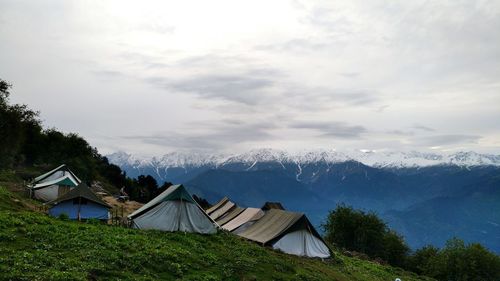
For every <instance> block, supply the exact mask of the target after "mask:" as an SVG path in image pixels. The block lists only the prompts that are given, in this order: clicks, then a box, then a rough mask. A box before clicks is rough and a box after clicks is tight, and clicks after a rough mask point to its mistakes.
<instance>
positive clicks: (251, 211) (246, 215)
mask: <svg viewBox="0 0 500 281" xmlns="http://www.w3.org/2000/svg"><path fill="white" fill-rule="evenodd" d="M263 215H264V212H263V211H262V210H261V209H259V208H246V209H245V210H244V211H243V212H241V213H240V214H239V215H238V216H236V217H235V218H234V219H232V220H230V221H229V222H227V223H226V224H224V226H223V227H222V228H224V229H225V230H228V231H233V230H235V229H237V228H238V227H240V226H242V225H243V224H245V223H247V222H249V221H253V220H257V219H259V218H261V217H262V216H263Z"/></svg>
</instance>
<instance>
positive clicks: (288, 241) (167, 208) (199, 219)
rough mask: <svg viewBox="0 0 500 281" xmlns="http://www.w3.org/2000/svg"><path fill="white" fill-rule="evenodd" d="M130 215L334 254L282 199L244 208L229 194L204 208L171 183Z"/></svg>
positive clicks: (139, 223)
mask: <svg viewBox="0 0 500 281" xmlns="http://www.w3.org/2000/svg"><path fill="white" fill-rule="evenodd" d="M128 218H129V220H130V221H131V225H132V227H134V228H139V229H157V230H163V231H183V232H195V233H202V234H212V233H215V232H217V228H222V229H224V230H226V231H229V232H232V233H234V234H236V235H238V236H240V237H243V238H245V239H248V240H251V241H254V242H257V243H259V244H261V245H263V246H270V247H272V248H274V249H277V250H280V251H282V252H285V253H288V254H293V255H298V256H307V257H319V258H328V257H330V255H331V251H330V249H329V247H328V246H327V244H326V243H325V241H324V240H323V238H322V237H321V235H319V233H318V232H317V231H316V229H315V228H314V226H313V225H312V224H311V222H310V221H309V220H308V219H307V217H306V216H305V215H304V214H303V213H296V212H290V211H286V210H284V208H283V206H281V204H279V203H267V204H265V205H264V206H263V207H262V208H242V207H239V206H237V205H236V204H235V203H233V202H232V201H230V200H229V199H228V198H223V199H222V200H220V201H219V202H218V203H216V204H215V205H213V206H212V207H210V208H208V209H207V210H203V209H202V208H201V207H200V206H199V205H198V204H197V202H196V201H195V200H194V199H193V198H192V197H191V195H190V194H189V193H188V191H187V190H186V188H185V187H184V186H183V185H175V186H171V187H169V188H168V189H167V190H165V191H164V192H163V193H161V194H160V195H158V196H157V197H156V198H154V199H153V200H151V201H150V202H148V203H147V204H145V205H144V206H142V207H141V208H139V209H138V210H136V211H135V212H133V213H132V214H130V215H129V216H128Z"/></svg>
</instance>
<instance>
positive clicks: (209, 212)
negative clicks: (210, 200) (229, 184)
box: [205, 197, 229, 215]
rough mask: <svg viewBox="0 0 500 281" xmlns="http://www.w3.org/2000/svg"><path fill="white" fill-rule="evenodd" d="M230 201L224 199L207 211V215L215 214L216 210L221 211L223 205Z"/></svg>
mask: <svg viewBox="0 0 500 281" xmlns="http://www.w3.org/2000/svg"><path fill="white" fill-rule="evenodd" d="M227 201H229V199H228V198H227V197H224V198H222V199H221V200H220V201H219V202H217V203H215V204H214V205H213V206H212V207H210V208H208V209H206V210H205V212H207V214H209V215H210V214H211V213H213V212H214V211H215V210H217V209H219V208H220V207H221V206H222V205H224V204H226V203H227Z"/></svg>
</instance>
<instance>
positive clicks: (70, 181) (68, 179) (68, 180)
mask: <svg viewBox="0 0 500 281" xmlns="http://www.w3.org/2000/svg"><path fill="white" fill-rule="evenodd" d="M54 184H57V185H68V186H77V185H78V182H76V181H75V179H74V178H73V177H72V176H71V175H65V176H63V177H60V178H57V179H55V180H51V181H46V182H42V183H39V184H35V185H34V186H33V187H32V188H33V189H35V190H36V189H42V188H44V187H47V186H51V185H54Z"/></svg>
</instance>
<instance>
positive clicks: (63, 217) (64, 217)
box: [57, 213, 69, 221]
mask: <svg viewBox="0 0 500 281" xmlns="http://www.w3.org/2000/svg"><path fill="white" fill-rule="evenodd" d="M57 218H58V219H60V220H62V221H69V216H68V214H66V213H62V214H60V215H59V216H57Z"/></svg>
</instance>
